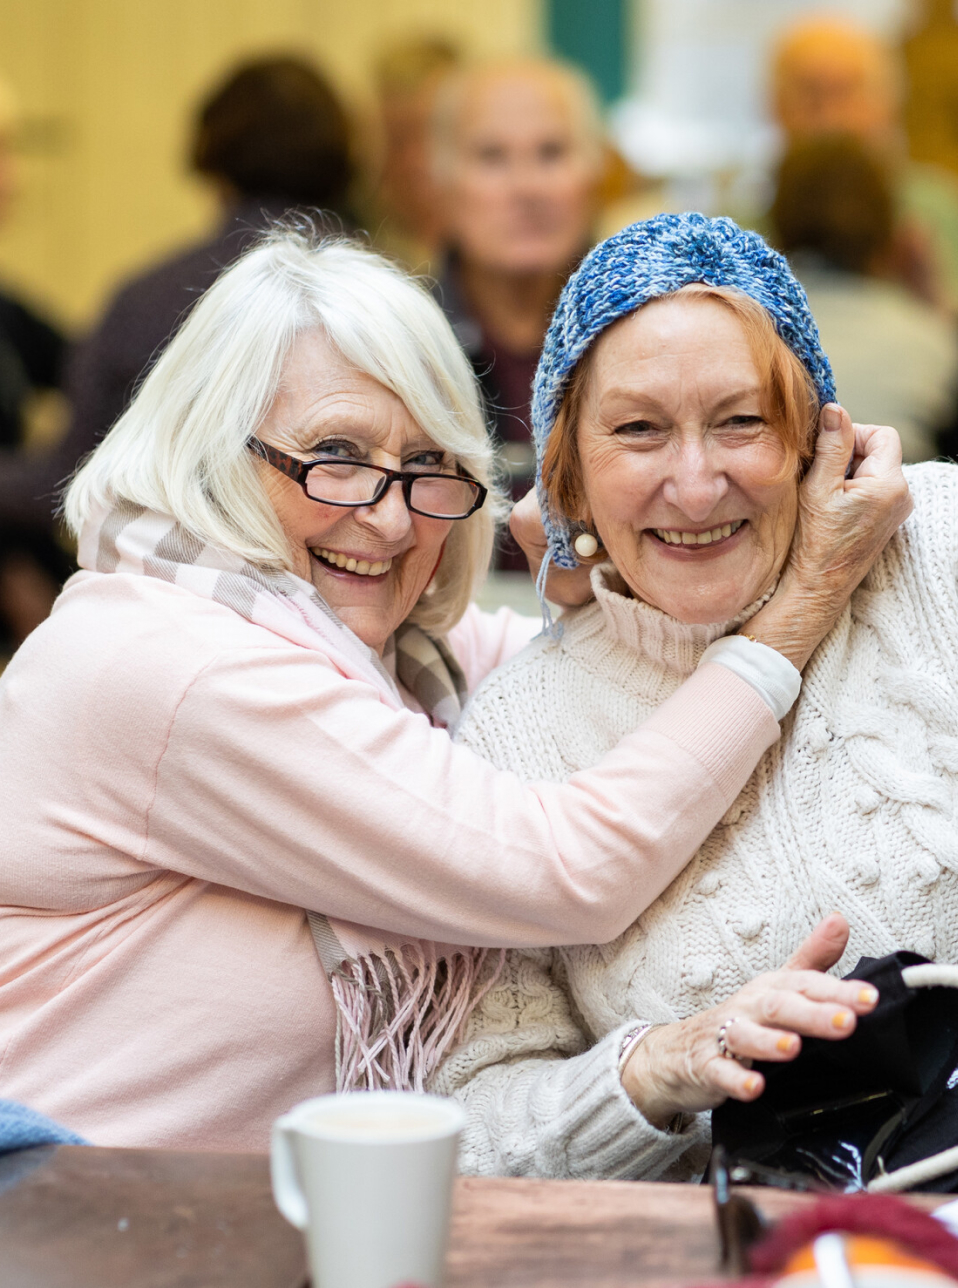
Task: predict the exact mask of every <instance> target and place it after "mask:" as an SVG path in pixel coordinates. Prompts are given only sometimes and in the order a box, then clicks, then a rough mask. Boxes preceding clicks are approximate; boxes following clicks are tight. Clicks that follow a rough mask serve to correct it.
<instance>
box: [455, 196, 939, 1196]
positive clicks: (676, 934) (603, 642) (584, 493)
mask: <svg viewBox="0 0 958 1288" xmlns="http://www.w3.org/2000/svg"><path fill="white" fill-rule="evenodd" d="M834 396H835V391H834V382H833V378H832V372H831V368H830V366H829V363H828V359H827V357H826V356H825V354H824V353H823V352H822V349H821V346H820V343H819V337H818V331H817V328H816V326H815V322H814V319H813V318H812V316H811V313H810V311H809V308H808V303H807V301H806V299H805V295H804V292H803V291H802V289H801V287H800V286H799V285H798V283H797V282H796V280H795V278H794V277H793V276H792V273H791V271H790V269H789V267H788V265H787V263H786V261H785V260H784V259H783V258H782V256H780V255H778V254H777V253H776V252H775V251H773V250H771V249H770V248H769V247H768V246H767V245H766V244H765V243H764V242H763V241H762V239H761V238H760V237H759V236H758V235H757V234H755V233H749V232H743V231H742V230H741V229H739V228H738V227H737V226H736V225H735V224H734V223H732V221H731V220H728V219H715V220H709V219H706V218H705V217H704V216H702V215H695V214H687V215H663V216H659V217H657V218H655V219H651V220H648V221H646V222H644V223H638V224H635V225H633V226H631V227H629V228H627V229H625V230H623V231H622V232H621V233H619V234H617V235H616V236H615V237H611V238H609V239H608V241H606V242H604V243H602V244H601V245H600V246H598V247H596V248H595V250H593V251H592V252H591V253H590V255H589V256H587V257H586V259H585V260H584V261H583V263H582V265H581V266H580V268H579V269H578V271H577V272H576V273H575V274H574V275H573V277H572V278H571V279H570V281H569V283H568V284H567V286H566V288H565V291H564V292H563V296H562V299H561V301H560V303H559V307H558V309H557V311H556V316H555V318H554V320H553V324H552V328H551V330H550V333H549V337H548V340H547V343H546V347H545V350H544V354H543V360H542V364H541V366H540V368H539V373H538V376H537V381H536V395H535V404H534V406H535V428H536V435H537V447H538V450H539V459H540V464H541V480H542V491H541V496H542V501H543V504H544V507H545V513H546V516H547V518H546V527H547V530H548V535H549V552H550V557H551V558H553V559H555V560H557V561H560V562H561V563H562V564H563V565H564V566H566V567H569V566H570V565H574V564H575V562H576V559H577V558H578V559H582V558H584V557H586V556H590V557H589V558H588V562H590V563H591V564H592V565H593V568H592V585H593V588H594V590H595V602H594V603H593V604H591V605H589V606H588V607H584V608H581V609H579V610H578V611H577V612H575V613H574V614H567V615H566V617H565V618H564V620H563V622H562V628H563V629H562V630H561V632H559V633H557V634H556V635H555V636H550V635H545V636H544V637H543V638H542V639H540V640H537V641H535V642H534V643H532V644H531V645H530V646H529V647H528V648H527V649H526V650H524V651H523V652H522V653H521V654H519V655H518V656H517V657H516V658H514V659H513V660H512V661H511V662H510V663H508V664H506V665H505V666H504V667H502V668H501V669H500V670H499V671H498V672H497V673H496V674H495V675H493V676H492V677H490V679H489V680H488V681H487V682H486V683H485V685H484V686H483V687H482V688H481V689H480V690H479V692H478V693H477V694H476V696H475V698H474V700H473V701H472V703H471V704H470V706H469V707H468V708H467V711H466V712H465V714H464V717H463V720H462V721H461V722H460V725H459V727H458V730H457V738H459V739H460V740H461V742H462V744H463V745H464V746H466V747H469V748H471V749H472V750H474V751H476V752H479V753H480V754H482V755H484V756H487V757H488V758H489V759H490V760H491V761H492V762H493V763H494V764H496V766H497V767H498V768H500V769H503V770H511V771H512V772H514V773H516V774H518V775H519V776H520V777H521V778H522V779H524V780H525V781H527V782H537V783H541V782H552V783H562V782H565V781H567V780H568V781H574V779H575V776H576V775H577V774H579V773H581V772H583V771H584V770H586V769H587V768H588V767H589V766H590V765H595V764H597V763H600V762H601V760H602V757H603V756H604V755H605V754H607V752H608V750H609V748H611V747H612V746H614V745H615V742H616V740H617V739H618V738H619V737H620V736H621V734H622V732H623V731H624V730H626V729H630V728H632V727H634V725H635V724H636V722H637V721H639V720H642V719H647V718H648V717H649V716H650V715H651V714H652V713H653V712H655V710H656V709H657V708H659V705H660V704H661V703H663V702H668V701H669V700H670V695H672V694H674V693H675V692H676V691H678V690H679V689H680V686H681V685H682V684H683V682H684V681H685V679H686V677H687V676H689V675H690V674H693V673H694V671H695V667H696V666H697V664H698V663H699V660H700V659H701V658H702V657H703V656H708V654H709V652H710V651H711V650H712V649H714V648H715V647H716V642H717V641H721V640H724V639H727V638H729V637H734V635H735V633H736V632H738V631H740V630H742V629H744V630H746V631H749V633H752V632H751V631H750V628H749V627H747V626H744V627H743V623H744V622H747V621H748V619H749V618H752V617H753V615H754V614H755V611H756V608H757V607H758V606H759V605H761V604H763V603H765V602H766V601H767V599H768V596H769V595H770V594H771V593H772V592H773V590H774V588H775V587H776V585H777V584H779V578H780V577H781V576H782V575H783V569H784V568H785V567H786V562H785V561H786V557H787V555H788V551H789V549H790V547H791V545H792V541H793V539H794V534H795V532H796V526H797V525H799V524H800V521H801V516H800V509H799V505H798V498H799V495H800V488H801V486H802V483H801V481H802V478H803V476H806V471H807V470H808V467H809V462H810V460H811V453H812V447H813V443H814V440H815V434H816V427H817V426H818V424H819V421H820V418H821V417H822V416H823V415H824V417H825V418H826V420H827V421H830V422H832V423H833V426H834V428H833V429H832V430H831V431H830V432H831V433H833V434H834V436H835V437H834V444H835V445H836V446H837V445H838V444H839V442H840V441H841V440H842V438H843V436H845V435H850V433H851V426H850V424H847V423H845V422H846V420H847V418H846V417H845V415H844V413H842V412H841V411H840V409H839V408H838V407H837V406H835V405H834V403H833V399H834ZM844 459H848V458H847V457H845V458H844ZM816 467H817V462H816V466H813V467H812V468H813V470H814V469H815V468H816ZM870 471H871V466H870V465H869V463H868V462H867V461H860V460H857V459H853V461H852V473H851V477H850V478H849V479H848V481H847V483H846V484H845V487H846V488H847V489H848V492H849V494H850V495H854V494H855V492H856V491H857V489H858V487H859V485H860V484H861V483H862V482H864V481H865V480H866V478H867V476H868V474H869V473H870ZM906 476H907V478H908V480H909V483H910V486H911V490H912V495H913V497H914V502H915V510H914V513H913V514H912V515H911V516H910V517H909V518H908V520H907V521H906V522H905V523H904V524H903V526H902V528H901V530H900V531H899V532H898V533H896V534H895V536H894V538H893V539H892V540H891V541H890V542H889V543H888V546H887V548H886V549H885V551H884V552H883V554H882V555H881V557H880V558H879V560H878V561H877V562H876V564H875V566H874V567H873V569H872V570H871V571H870V572H869V574H868V576H867V577H866V578H865V580H864V581H863V583H862V585H861V586H860V587H859V588H858V589H857V590H856V591H855V593H854V594H853V595H852V597H851V600H850V602H849V604H848V605H847V607H846V608H845V609H844V610H843V612H842V614H841V615H840V616H839V618H838V619H837V620H836V622H835V624H834V626H833V628H832V629H831V630H830V631H829V632H828V634H827V635H826V636H825V638H824V639H823V640H822V642H821V644H820V645H819V647H818V649H817V650H816V653H815V656H814V657H813V658H812V659H811V661H810V663H809V665H808V667H807V669H806V672H805V680H804V684H803V688H802V693H801V695H800V697H799V699H798V701H797V703H796V704H795V707H794V709H793V710H792V711H791V712H790V713H789V715H788V716H787V717H786V719H785V721H784V728H783V736H782V738H781V739H780V740H779V741H778V742H776V744H775V745H774V746H771V747H770V748H769V749H768V751H767V752H766V753H765V754H764V755H763V757H762V758H761V760H760V761H759V763H758V765H757V767H756V769H755V772H754V773H753V774H752V776H751V777H750V779H749V782H748V783H747V784H746V786H745V788H744V790H743V791H742V792H741V794H740V795H739V796H738V797H737V799H736V800H735V802H734V803H733V805H732V806H731V807H730V809H729V810H728V811H727V812H726V813H725V815H724V816H723V817H722V819H721V820H720V823H719V825H718V826H717V827H716V828H715V829H714V830H713V831H712V832H711V834H710V835H709V837H708V838H707V840H706V841H705V843H704V844H703V845H702V847H701V848H700V849H699V851H698V853H697V854H696V856H695V858H694V859H693V860H692V862H691V863H690V864H688V865H687V866H686V867H685V868H684V869H683V871H682V872H681V873H680V874H679V875H678V876H677V877H676V879H675V880H674V881H673V882H672V883H671V885H669V887H668V888H667V889H666V890H665V891H663V893H662V894H661V895H660V896H659V898H658V899H656V900H655V902H654V903H652V904H651V905H650V907H649V908H648V909H647V910H646V911H645V912H644V913H643V914H642V916H641V917H639V918H638V919H637V921H636V922H635V923H634V924H633V925H632V926H630V928H629V929H628V930H627V931H626V932H625V933H624V934H623V935H621V936H620V937H619V938H618V939H617V940H615V941H614V942H612V943H602V944H601V945H600V946H591V947H590V946H583V945H578V946H573V947H567V948H561V949H556V950H554V951H548V950H532V951H525V952H514V953H511V954H509V957H508V961H507V963H506V965H505V968H504V969H503V970H501V971H500V972H499V973H498V974H497V977H496V979H495V982H494V983H492V986H491V987H488V988H487V990H486V992H485V995H484V996H483V997H482V999H481V1002H480V1004H479V1006H478V1008H477V1009H476V1010H475V1011H474V1013H473V1014H472V1015H471V1016H470V1018H469V1021H468V1027H467V1032H466V1035H465V1041H464V1043H463V1045H462V1046H461V1047H460V1049H458V1050H457V1051H455V1052H454V1053H453V1054H452V1055H451V1056H450V1057H449V1059H448V1061H447V1062H446V1064H445V1066H444V1067H443V1068H442V1069H441V1071H440V1073H439V1075H438V1077H437V1078H436V1079H435V1086H436V1087H438V1088H439V1089H441V1090H443V1091H445V1092H447V1093H450V1092H455V1094H457V1095H458V1096H459V1097H461V1099H462V1100H463V1102H464V1103H465V1104H466V1105H467V1107H468V1110H469V1119H470V1121H469V1127H468V1130H467V1132H466V1135H465V1141H464V1149H463V1153H462V1158H463V1162H464V1165H465V1167H466V1169H467V1170H468V1171H472V1172H492V1173H513V1174H525V1175H546V1176H605V1177H610V1176H618V1177H636V1178H638V1177H642V1178H645V1179H661V1178H666V1179H674V1180H678V1179H688V1178H690V1177H692V1176H695V1175H697V1174H698V1173H699V1172H700V1171H701V1169H702V1166H703V1162H704V1158H705V1157H706V1156H707V1146H708V1142H709V1120H708V1115H707V1114H706V1113H704V1112H700V1111H705V1110H709V1109H711V1108H713V1107H715V1106H717V1105H719V1104H721V1103H722V1102H723V1101H724V1100H725V1099H726V1098H728V1097H732V1098H734V1099H736V1100H739V1101H742V1102H749V1101H754V1100H755V1099H756V1098H757V1097H759V1096H760V1095H761V1094H762V1093H763V1090H764V1088H765V1082H764V1078H763V1075H762V1074H761V1073H760V1072H759V1071H758V1070H757V1069H752V1068H751V1067H750V1061H752V1060H762V1061H777V1062H784V1061H789V1060H793V1059H795V1057H796V1056H797V1055H798V1054H799V1052H800V1050H801V1048H802V1040H801V1039H802V1036H803V1035H805V1036H814V1037H817V1038H823V1039H841V1038H844V1037H847V1036H848V1035H849V1034H850V1033H852V1032H853V1031H854V1029H855V1025H856V1022H857V1021H856V1017H857V1016H859V1015H863V1014H867V1013H868V1012H869V1011H870V1010H871V1009H872V1008H873V1006H874V1005H875V1002H876V1000H877V992H876V991H875V989H874V988H872V987H871V986H864V985H861V984H859V983H856V982H854V981H850V980H849V981H846V982H844V983H843V982H841V981H839V980H837V979H835V978H833V977H832V976H831V975H827V974H824V973H821V972H822V971H824V970H826V969H830V968H832V967H834V966H835V965H836V964H837V963H838V962H839V961H840V960H841V959H842V958H843V957H844V956H845V954H846V953H847V954H848V955H847V957H845V961H844V968H845V970H846V971H849V970H853V969H855V963H856V961H857V960H858V958H859V956H860V955H867V956H871V957H883V956H884V955H885V954H889V953H892V952H895V951H897V950H899V949H903V950H910V951H915V952H917V953H919V954H921V955H923V956H925V957H927V958H934V959H936V960H938V961H939V962H954V961H956V960H958V916H956V913H958V849H956V846H955V802H956V799H958V757H956V754H955V753H956V741H955V727H956V718H958V682H956V675H955V657H956V652H958V632H956V623H958V523H956V515H958V505H956V502H958V468H956V467H955V466H954V465H946V464H926V465H920V466H909V467H907V469H906ZM544 695H549V700H548V701H544ZM835 909H838V910H839V911H840V912H841V913H842V914H843V915H830V914H832V913H833V910H835ZM822 918H824V920H822ZM806 935H807V936H808V938H807V939H806V941H805V943H804V944H802V945H801V946H798V941H799V940H800V939H802V937H803V936H806ZM797 946H798V950H797V952H796V951H795V950H796V947H797ZM790 954H791V956H790ZM783 963H784V964H786V965H787V967H788V968H787V969H782V967H783ZM810 968H811V969H810ZM486 969H487V970H488V969H490V968H489V967H486ZM486 982H487V984H488V983H489V982H490V981H489V980H488V979H487V980H486ZM888 1144H889V1141H888V1140H887V1139H886V1145H888ZM703 1147H704V1148H703ZM849 1148H851V1147H849ZM886 1159H887V1154H886ZM865 1179H866V1180H867V1179H868V1178H867V1176H866V1178H865Z"/></svg>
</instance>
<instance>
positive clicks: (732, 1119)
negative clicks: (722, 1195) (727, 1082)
mask: <svg viewBox="0 0 958 1288" xmlns="http://www.w3.org/2000/svg"><path fill="white" fill-rule="evenodd" d="M846 978H847V979H861V980H867V981H868V982H869V983H871V984H874V985H875V987H876V988H877V989H878V990H879V993H880V997H879V1001H878V1005H877V1006H876V1007H875V1009H874V1011H872V1013H871V1014H870V1015H866V1016H864V1017H861V1018H859V1021H858V1025H857V1027H856V1029H855V1032H854V1033H853V1034H852V1035H851V1037H849V1038H845V1039H843V1040H841V1041H836V1042H827V1041H825V1040H824V1039H822V1038H803V1039H802V1051H801V1053H800V1054H799V1056H798V1058H797V1059H796V1060H793V1061H791V1062H790V1063H786V1064H768V1063H765V1062H759V1061H756V1063H755V1068H756V1069H758V1070H760V1071H761V1073H762V1074H763V1075H764V1077H765V1084H766V1085H765V1091H764V1092H763V1093H762V1095H761V1096H760V1097H759V1099H758V1100H756V1101H753V1102H751V1103H750V1104H743V1103H742V1102H741V1101H738V1100H727V1101H726V1102H725V1104H724V1105H722V1106H720V1107H719V1108H718V1109H716V1110H715V1111H714V1112H713V1114H712V1142H713V1146H719V1145H722V1146H724V1148H725V1151H726V1155H727V1159H728V1167H729V1171H730V1173H731V1175H732V1176H733V1179H735V1180H748V1181H750V1182H751V1183H753V1184H763V1183H765V1184H772V1185H776V1184H778V1185H787V1186H790V1185H793V1184H794V1185H797V1186H798V1187H799V1188H808V1187H810V1186H811V1187H813V1188H816V1189H817V1188H823V1187H827V1188H829V1189H839V1190H858V1189H863V1188H866V1187H868V1186H869V1184H870V1183H873V1185H872V1188H874V1189H876V1190H886V1191H891V1190H901V1189H914V1188H918V1189H922V1190H934V1191H937V1192H939V1193H956V1192H958V1149H955V1148H954V1147H955V1146H958V967H954V966H936V965H934V964H932V963H930V962H928V960H927V958H925V957H920V956H919V955H918V954H917V953H908V952H898V953H892V954H891V955H890V956H888V957H882V958H880V959H879V958H875V957H863V958H862V959H861V961H860V962H859V963H858V965H857V966H856V967H855V969H854V971H852V973H851V975H848V976H846ZM936 1155H942V1157H941V1158H936V1159H935V1160H934V1161H932V1158H933V1156H936ZM921 1160H928V1163H927V1164H926V1165H925V1166H924V1167H923V1168H922V1169H921V1172H922V1173H923V1174H922V1175H920V1176H915V1175H914V1173H913V1172H912V1171H911V1170H909V1171H908V1172H904V1173H902V1174H901V1175H900V1176H896V1177H891V1176H888V1177H886V1176H884V1175H883V1174H884V1173H891V1172H899V1170H900V1169H902V1168H910V1165H911V1164H915V1163H918V1162H920V1161H921Z"/></svg>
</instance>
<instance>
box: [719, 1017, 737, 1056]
mask: <svg viewBox="0 0 958 1288" xmlns="http://www.w3.org/2000/svg"><path fill="white" fill-rule="evenodd" d="M737 1019H738V1016H737V1015H733V1016H732V1018H731V1019H730V1020H726V1021H725V1023H724V1024H723V1025H721V1027H720V1028H719V1031H718V1035H717V1037H716V1041H717V1042H718V1049H719V1055H721V1056H724V1057H725V1059H726V1060H734V1059H735V1052H734V1051H733V1050H732V1049H731V1047H730V1046H729V1044H728V1031H729V1029H730V1028H731V1027H732V1025H733V1024H734V1023H735V1022H736V1020H737Z"/></svg>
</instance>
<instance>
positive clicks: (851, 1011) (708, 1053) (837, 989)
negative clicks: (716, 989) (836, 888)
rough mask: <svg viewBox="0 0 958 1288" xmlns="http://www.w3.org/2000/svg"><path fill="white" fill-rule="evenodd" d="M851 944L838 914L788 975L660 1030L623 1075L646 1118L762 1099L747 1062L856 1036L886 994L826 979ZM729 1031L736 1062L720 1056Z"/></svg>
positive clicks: (760, 1084) (765, 978) (659, 1119)
mask: <svg viewBox="0 0 958 1288" xmlns="http://www.w3.org/2000/svg"><path fill="white" fill-rule="evenodd" d="M847 942H848V922H847V921H846V920H845V918H844V917H843V916H841V915H840V914H839V913H833V914H832V916H830V917H826V918H825V920H824V921H822V922H820V923H819V924H818V926H816V928H815V929H814V930H813V931H812V933H811V934H810V935H809V937H808V938H807V939H806V940H805V942H804V943H803V944H802V945H801V947H800V948H799V949H798V951H797V952H796V953H795V954H794V956H793V957H791V958H790V959H789V961H788V962H786V964H785V966H784V967H783V968H782V969H781V970H777V971H771V972H769V973H768V974H765V975H759V976H758V977H757V978H756V979H753V980H752V981H751V983H749V984H746V985H745V987H744V988H741V989H739V991H738V992H737V993H736V994H735V995H734V996H733V997H730V998H729V999H728V1001H727V1002H723V1003H722V1004H721V1006H714V1007H712V1008H711V1009H710V1010H707V1011H702V1012H700V1014H698V1015H693V1016H690V1017H689V1019H687V1020H682V1021H680V1022H678V1023H676V1024H666V1025H663V1026H662V1027H661V1028H657V1029H652V1031H651V1032H650V1033H649V1034H648V1036H647V1037H646V1038H645V1039H644V1040H643V1041H642V1042H641V1043H640V1044H639V1046H638V1047H637V1048H636V1050H635V1051H634V1052H633V1054H632V1056H631V1058H630V1059H629V1061H628V1063H627V1064H626V1066H625V1068H624V1069H623V1071H622V1084H623V1086H624V1087H625V1089H626V1091H627V1092H628V1094H629V1096H630V1097H631V1098H632V1101H633V1102H634V1104H635V1105H636V1106H637V1107H638V1109H639V1110H640V1111H641V1112H642V1114H643V1115H644V1116H645V1118H646V1119H647V1120H648V1121H649V1122H650V1123H653V1124H654V1125H655V1126H658V1127H664V1126H665V1124H667V1123H668V1122H669V1121H670V1120H671V1119H672V1118H674V1117H675V1115H676V1114H677V1113H681V1112H685V1113H697V1112H699V1111H700V1110H702V1109H714V1108H715V1106H716V1105H720V1104H721V1103H722V1101H723V1100H725V1099H726V1098H727V1097H729V1096H731V1097H732V1098H733V1099H734V1100H755V1099H756V1097H758V1096H760V1095H761V1094H762V1092H763V1090H764V1089H765V1079H764V1078H763V1077H762V1075H761V1074H760V1073H756V1072H754V1071H753V1070H751V1069H749V1068H748V1067H747V1066H744V1065H742V1064H740V1063H739V1061H740V1060H774V1061H786V1060H794V1059H795V1057H796V1056H797V1055H798V1053H799V1051H801V1049H802V1040H801V1038H800V1037H799V1036H798V1035H799V1034H806V1035H807V1036H809V1037H818V1038H829V1039H832V1040H838V1039H840V1038H846V1037H848V1035H849V1034H850V1033H852V1032H854V1029H855V1025H856V1023H857V1017H858V1016H859V1015H867V1014H868V1012H869V1011H871V1010H873V1009H874V1007H875V1004H876V1002H877V1001H878V990H877V989H875V988H873V987H872V985H871V984H863V983H858V982H856V981H855V980H839V979H835V978H834V976H832V975H826V974H824V973H823V972H824V971H826V970H828V968H829V967H831V966H834V965H835V963H836V962H837V961H838V959H839V958H840V957H841V955H842V953H843V952H844V951H845V945H846V944H847ZM733 1021H734V1022H733ZM722 1024H728V1028H727V1029H726V1034H725V1037H726V1043H727V1045H728V1048H729V1050H730V1051H731V1052H732V1053H733V1055H734V1056H735V1057H736V1058H735V1059H734V1060H730V1059H728V1058H727V1057H725V1056H723V1055H722V1054H721V1052H720V1051H719V1046H718V1031H719V1028H720V1027H721V1026H722Z"/></svg>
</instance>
